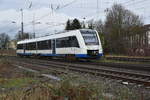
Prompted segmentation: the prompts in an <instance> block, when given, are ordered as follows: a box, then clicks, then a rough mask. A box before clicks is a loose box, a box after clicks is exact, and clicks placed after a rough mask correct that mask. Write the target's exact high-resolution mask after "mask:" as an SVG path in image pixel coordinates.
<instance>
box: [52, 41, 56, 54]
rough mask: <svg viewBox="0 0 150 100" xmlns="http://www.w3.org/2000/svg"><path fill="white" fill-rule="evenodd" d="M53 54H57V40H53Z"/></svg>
mask: <svg viewBox="0 0 150 100" xmlns="http://www.w3.org/2000/svg"><path fill="white" fill-rule="evenodd" d="M52 54H56V39H54V40H52Z"/></svg>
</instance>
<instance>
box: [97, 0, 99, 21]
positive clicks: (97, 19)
mask: <svg viewBox="0 0 150 100" xmlns="http://www.w3.org/2000/svg"><path fill="white" fill-rule="evenodd" d="M98 14H99V1H98V0H97V20H98Z"/></svg>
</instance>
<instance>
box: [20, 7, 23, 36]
mask: <svg viewBox="0 0 150 100" xmlns="http://www.w3.org/2000/svg"><path fill="white" fill-rule="evenodd" d="M20 11H21V39H23V35H24V27H23V9H20Z"/></svg>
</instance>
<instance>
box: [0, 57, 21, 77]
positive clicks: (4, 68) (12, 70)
mask: <svg viewBox="0 0 150 100" xmlns="http://www.w3.org/2000/svg"><path fill="white" fill-rule="evenodd" d="M19 77H24V74H23V73H21V72H20V70H19V69H18V68H17V67H14V66H13V65H12V64H11V63H9V61H7V59H3V58H0V78H19Z"/></svg>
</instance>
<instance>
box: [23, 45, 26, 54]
mask: <svg viewBox="0 0 150 100" xmlns="http://www.w3.org/2000/svg"><path fill="white" fill-rule="evenodd" d="M25 50H26V44H23V54H25Z"/></svg>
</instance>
